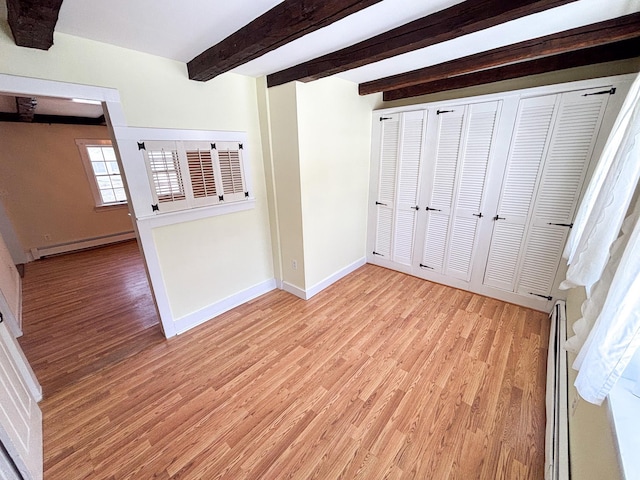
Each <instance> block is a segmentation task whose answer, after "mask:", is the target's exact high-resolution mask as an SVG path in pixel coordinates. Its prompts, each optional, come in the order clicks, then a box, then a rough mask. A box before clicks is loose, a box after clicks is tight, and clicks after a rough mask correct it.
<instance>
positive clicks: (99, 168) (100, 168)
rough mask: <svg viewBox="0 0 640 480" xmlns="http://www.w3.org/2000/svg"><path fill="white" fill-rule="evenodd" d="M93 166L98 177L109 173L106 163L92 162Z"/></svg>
mask: <svg viewBox="0 0 640 480" xmlns="http://www.w3.org/2000/svg"><path fill="white" fill-rule="evenodd" d="M91 166H92V167H93V172H94V173H95V174H96V175H105V174H106V173H107V165H106V164H105V163H104V162H91Z"/></svg>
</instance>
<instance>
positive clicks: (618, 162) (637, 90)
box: [560, 76, 640, 290]
mask: <svg viewBox="0 0 640 480" xmlns="http://www.w3.org/2000/svg"><path fill="white" fill-rule="evenodd" d="M639 135H640V76H638V77H637V78H636V80H635V82H634V83H633V85H632V86H631V89H630V91H629V94H628V95H627V98H626V100H625V102H624V105H623V107H622V110H621V111H620V114H619V115H618V118H617V120H616V123H615V125H614V127H613V130H612V131H611V134H610V135H609V139H608V141H607V144H606V146H605V148H604V150H603V152H602V156H601V157H600V160H599V162H598V165H597V166H596V169H595V171H594V174H593V177H592V179H591V181H590V183H589V186H588V187H587V191H586V193H585V195H584V198H583V200H582V203H581V205H580V208H579V209H578V213H577V214H576V219H575V220H574V222H573V228H572V229H571V233H570V234H569V238H568V240H567V246H566V248H565V251H564V254H563V255H564V257H565V258H566V259H567V260H568V262H569V270H568V272H567V279H566V280H565V281H564V282H562V284H561V285H560V288H565V289H568V288H573V287H576V286H579V285H583V286H585V287H587V290H589V289H590V288H591V286H592V285H593V284H594V283H595V282H596V281H597V280H598V278H600V275H601V274H602V271H603V270H604V266H605V265H606V263H607V261H608V258H609V247H610V246H611V244H612V243H613V241H614V240H615V239H616V237H617V236H618V233H619V232H620V227H621V225H622V221H623V219H624V216H625V214H626V212H627V208H628V206H629V203H630V201H631V197H632V196H633V192H634V190H635V186H636V184H637V183H638V177H639V176H640V161H638V158H639V155H640V141H639Z"/></svg>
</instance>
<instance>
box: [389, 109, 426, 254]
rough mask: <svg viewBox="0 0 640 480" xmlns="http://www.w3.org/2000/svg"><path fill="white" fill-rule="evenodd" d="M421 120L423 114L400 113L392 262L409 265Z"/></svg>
mask: <svg viewBox="0 0 640 480" xmlns="http://www.w3.org/2000/svg"><path fill="white" fill-rule="evenodd" d="M424 117H425V112H424V111H419V112H406V113H404V114H402V136H401V144H400V160H399V162H398V192H397V193H398V201H397V202H396V219H395V228H394V236H393V261H395V262H397V263H401V264H403V265H411V263H412V256H413V239H414V236H415V225H416V214H417V206H418V186H419V181H420V162H421V159H422V147H423V133H424Z"/></svg>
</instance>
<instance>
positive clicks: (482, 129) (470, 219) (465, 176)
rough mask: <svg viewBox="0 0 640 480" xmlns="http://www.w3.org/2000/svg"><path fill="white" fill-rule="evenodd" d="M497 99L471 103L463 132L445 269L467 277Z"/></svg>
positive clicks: (461, 276) (496, 111)
mask: <svg viewBox="0 0 640 480" xmlns="http://www.w3.org/2000/svg"><path fill="white" fill-rule="evenodd" d="M498 107H499V104H498V102H490V103H481V104H476V105H470V106H469V107H468V112H467V120H466V122H465V128H464V132H463V146H462V149H461V152H460V158H459V172H458V181H457V185H458V187H457V189H456V193H455V202H454V209H453V218H452V222H453V224H452V228H451V239H450V247H449V251H448V255H447V267H446V271H445V273H446V274H447V275H450V276H452V277H456V278H460V279H462V280H465V281H469V279H470V278H471V266H472V260H473V255H474V250H475V246H476V244H477V230H478V221H479V220H480V217H479V215H480V214H482V203H483V198H484V190H485V183H486V176H487V167H488V165H489V158H490V156H491V147H492V145H493V140H494V130H495V124H496V117H497V113H498Z"/></svg>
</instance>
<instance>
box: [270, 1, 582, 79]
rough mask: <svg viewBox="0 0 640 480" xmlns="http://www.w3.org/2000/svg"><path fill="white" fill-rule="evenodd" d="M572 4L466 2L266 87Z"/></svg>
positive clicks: (296, 69) (289, 72)
mask: <svg viewBox="0 0 640 480" xmlns="http://www.w3.org/2000/svg"><path fill="white" fill-rule="evenodd" d="M573 1H575V0H509V1H505V0H466V1H464V2H462V3H459V4H457V5H453V6H452V7H449V8H446V9H444V10H441V11H439V12H435V13H433V14H431V15H427V16H426V17H422V18H420V19H418V20H414V21H413V22H410V23H407V24H406V25H402V26H401V27H397V28H394V29H392V30H390V31H388V32H386V33H383V34H381V35H377V36H375V37H372V38H370V39H368V40H364V41H362V42H360V43H356V44H355V45H352V46H350V47H346V48H343V49H341V50H338V51H336V52H333V53H330V54H327V55H324V56H322V57H319V58H316V59H314V60H310V61H308V62H304V63H301V64H299V65H295V66H293V67H290V68H287V69H285V70H281V71H280V72H276V73H273V74H271V75H268V76H267V85H268V86H269V87H275V86H277V85H282V84H284V83H287V82H291V81H294V80H298V81H301V82H308V81H311V80H317V79H319V78H323V77H327V76H330V75H334V74H336V73H340V72H344V71H347V70H351V69H353V68H357V67H362V66H363V65H368V64H370V63H374V62H378V61H380V60H384V59H387V58H390V57H393V56H396V55H400V54H402V53H407V52H411V51H413V50H417V49H420V48H424V47H428V46H430V45H435V44H436V43H441V42H445V41H447V40H451V39H454V38H456V37H459V36H461V35H467V34H469V33H473V32H477V31H479V30H483V29H485V28H489V27H493V26H495V25H498V24H500V23H504V22H508V21H511V20H515V19H517V18H520V17H524V16H527V15H532V14H534V13H538V12H542V11H544V10H547V9H549V8H554V7H558V6H561V5H564V4H567V3H571V2H573Z"/></svg>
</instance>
